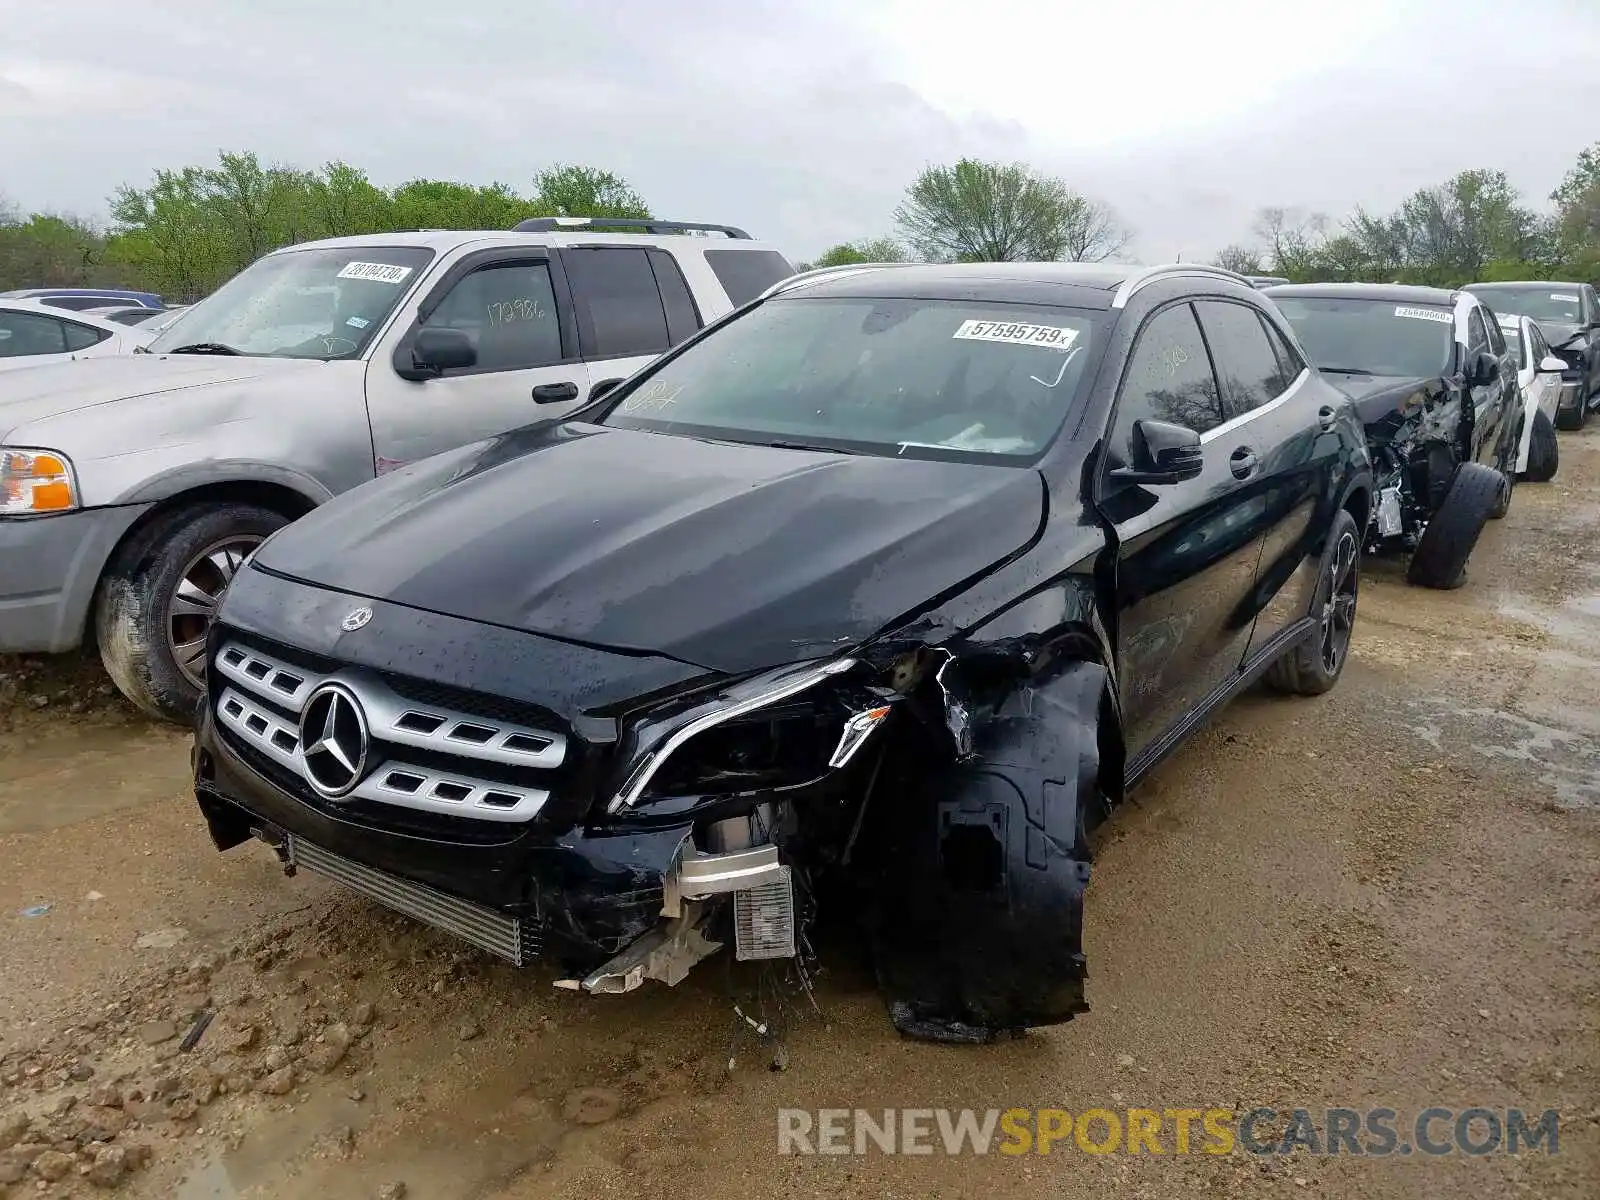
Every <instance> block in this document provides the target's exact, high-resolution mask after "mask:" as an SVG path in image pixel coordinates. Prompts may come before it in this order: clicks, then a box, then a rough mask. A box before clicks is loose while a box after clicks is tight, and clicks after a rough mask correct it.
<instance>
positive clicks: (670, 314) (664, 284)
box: [647, 250, 701, 346]
mask: <svg viewBox="0 0 1600 1200" xmlns="http://www.w3.org/2000/svg"><path fill="white" fill-rule="evenodd" d="M647 253H648V254H649V256H650V269H651V270H652V271H654V272H655V276H656V286H657V287H658V288H660V289H661V307H662V308H664V309H666V312H667V338H668V339H669V340H670V341H671V342H672V344H673V345H674V346H676V345H677V344H678V343H679V342H681V341H683V339H684V338H686V337H688V336H689V335H690V334H691V333H693V332H694V331H695V330H696V329H699V328H700V325H701V321H700V310H699V309H698V308H697V307H695V302H694V296H693V295H691V294H690V292H689V285H688V284H687V283H685V282H684V281H683V271H682V270H681V269H679V267H678V260H677V259H676V258H674V257H672V255H671V254H669V253H668V252H667V251H665V250H650V251H647Z"/></svg>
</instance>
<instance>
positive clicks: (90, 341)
mask: <svg viewBox="0 0 1600 1200" xmlns="http://www.w3.org/2000/svg"><path fill="white" fill-rule="evenodd" d="M62 325H63V326H64V328H65V331H66V338H67V349H68V350H87V349H88V348H89V347H90V346H98V345H99V344H100V343H101V342H103V341H105V340H106V339H107V338H108V337H110V336H111V331H110V330H108V329H96V328H95V327H94V326H93V325H79V324H78V323H77V322H76V321H63V322H62Z"/></svg>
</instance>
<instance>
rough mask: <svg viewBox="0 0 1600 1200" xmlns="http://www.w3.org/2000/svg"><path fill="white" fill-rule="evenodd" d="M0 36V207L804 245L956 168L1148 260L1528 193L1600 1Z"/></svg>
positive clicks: (637, 14) (1584, 69)
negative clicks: (316, 171)
mask: <svg viewBox="0 0 1600 1200" xmlns="http://www.w3.org/2000/svg"><path fill="white" fill-rule="evenodd" d="M8 13H9V15H7V14H8ZM0 29H3V30H4V31H5V35H4V38H3V39H0V195H4V196H6V197H8V198H9V199H10V200H12V201H13V202H15V203H17V204H19V205H21V206H22V207H24V208H28V209H35V208H44V209H51V210H64V211H70V212H77V213H82V214H88V215H96V216H103V214H104V213H105V211H106V197H107V196H108V195H109V194H110V193H111V191H112V190H113V189H114V188H115V187H116V185H117V184H119V183H123V182H134V183H143V182H144V181H146V180H147V179H148V177H149V176H150V174H151V172H152V171H153V170H154V169H155V168H157V167H163V166H174V167H175V166H181V165H184V164H187V163H198V162H206V161H210V160H212V159H214V157H215V154H216V152H217V150H219V149H222V148H226V149H240V150H244V149H251V150H255V151H257V152H258V153H259V154H260V155H261V156H262V157H263V159H266V160H270V161H281V162H288V163H293V164H295V165H301V166H311V165H316V164H319V163H321V162H324V161H327V160H329V159H333V158H339V159H344V160H345V161H348V162H351V163H353V164H356V165H358V166H361V167H363V168H365V169H366V170H367V171H368V173H369V174H370V175H371V176H372V178H373V179H374V180H375V181H376V182H378V183H379V184H382V185H386V186H387V185H393V184H396V183H399V182H402V181H403V180H405V179H409V178H415V177H418V176H426V177H434V178H440V177H442V178H453V179H463V180H470V181H473V182H489V181H491V180H495V179H499V180H503V181H505V182H508V183H511V184H513V185H515V186H517V187H519V188H522V189H524V190H526V189H527V188H528V185H529V180H530V178H531V176H532V173H533V172H534V170H536V169H537V168H538V167H540V166H542V165H544V164H547V163H550V162H555V161H564V162H582V163H591V164H595V165H599V166H604V167H608V168H610V169H612V170H614V171H616V172H618V173H619V174H621V175H622V176H624V177H625V178H627V179H628V180H629V181H630V182H631V183H633V184H634V186H635V187H637V188H638V189H639V191H640V192H642V193H643V195H644V196H645V198H646V200H647V201H648V202H649V203H650V204H651V206H652V208H653V210H654V211H655V212H657V213H658V214H660V215H662V216H667V217H678V218H687V219H701V220H713V221H726V222H732V223H734V224H738V225H742V226H745V227H746V228H748V229H750V230H751V231H753V232H754V233H756V234H757V236H761V237H767V238H770V239H772V240H774V241H776V242H778V243H779V244H780V245H781V246H783V247H784V248H785V249H786V250H788V251H789V252H790V254H791V255H792V256H793V257H796V258H806V257H810V256H812V255H814V254H816V253H817V252H818V251H819V250H821V249H822V248H823V247H825V246H827V245H829V244H832V243H834V242H838V241H843V240H846V239H851V238H856V237H862V236H870V235H874V234H879V233H884V232H889V231H890V229H891V214H892V212H893V209H894V206H895V204H896V202H897V201H898V199H899V197H900V195H901V193H902V192H903V190H904V188H905V186H906V184H907V183H908V182H909V181H910V180H911V179H912V178H913V177H914V176H915V174H916V173H917V171H918V170H919V169H920V168H921V167H922V166H924V165H925V164H927V163H931V162H949V161H953V160H954V159H956V158H958V157H960V156H962V155H976V156H981V157H985V158H995V159H1023V160H1026V161H1028V162H1030V163H1033V164H1034V165H1036V166H1037V167H1039V168H1040V169H1042V170H1046V171H1049V172H1051V173H1055V174H1059V175H1061V176H1063V177H1064V178H1065V179H1066V180H1067V181H1068V182H1069V183H1070V184H1071V186H1073V187H1074V188H1076V189H1077V190H1079V191H1082V192H1085V193H1087V194H1089V195H1092V196H1096V197H1098V198H1100V199H1103V200H1105V201H1107V202H1109V203H1110V204H1111V205H1113V206H1114V207H1115V208H1116V209H1117V210H1118V211H1119V212H1120V213H1121V214H1122V216H1123V217H1124V219H1125V220H1126V221H1127V222H1128V223H1129V224H1131V225H1132V226H1133V227H1134V229H1135V231H1136V234H1137V240H1136V242H1135V245H1134V247H1133V252H1134V254H1135V255H1136V256H1137V257H1139V258H1141V259H1143V260H1145V261H1150V262H1154V261H1162V260H1168V259H1171V258H1173V257H1174V256H1175V255H1178V254H1179V253H1181V254H1182V255H1183V256H1184V257H1185V258H1199V257H1207V256H1209V255H1210V254H1212V253H1213V252H1214V251H1215V250H1216V249H1217V248H1218V247H1219V246H1221V245H1223V244H1225V243H1227V242H1230V241H1235V240H1241V239H1247V238H1248V234H1249V226H1250V222H1251V216H1252V214H1253V212H1254V211H1255V210H1256V209H1257V208H1259V207H1260V206H1262V205H1268V204H1276V205H1284V206H1303V207H1306V208H1309V209H1314V210H1320V211H1325V212H1327V213H1329V214H1330V215H1333V216H1336V217H1337V216H1342V215H1343V214H1345V213H1346V212H1348V211H1349V210H1350V209H1351V208H1352V207H1354V206H1355V205H1357V204H1362V205H1366V206H1368V207H1369V208H1376V209H1380V210H1381V209H1385V208H1387V207H1390V206H1392V205H1394V204H1395V203H1396V202H1397V201H1398V200H1400V199H1401V198H1402V197H1404V196H1405V195H1406V194H1407V193H1409V192H1411V191H1413V190H1415V189H1416V188H1418V187H1422V186H1425V185H1428V184H1431V183H1435V182H1439V181H1441V180H1443V179H1445V178H1447V177H1449V176H1450V175H1452V174H1453V173H1455V172H1456V171H1459V170H1462V169H1464V168H1468V167H1480V166H1481V167H1498V168H1500V169H1503V170H1505V171H1507V172H1508V173H1509V174H1510V176H1511V178H1512V180H1513V181H1514V182H1515V183H1516V184H1517V185H1518V186H1519V187H1520V188H1522V189H1523V191H1524V193H1525V194H1526V195H1527V196H1528V197H1529V198H1530V200H1532V201H1534V202H1536V203H1537V204H1539V205H1540V206H1543V204H1544V202H1545V197H1546V195H1547V194H1548V193H1549V191H1550V190H1551V189H1552V188H1553V187H1554V186H1555V185H1556V183H1557V182H1559V180H1560V177H1561V175H1562V174H1563V172H1564V171H1565V170H1566V169H1567V168H1568V167H1569V166H1570V165H1571V163H1572V160H1573V159H1574V157H1575V156H1576V155H1577V153H1578V151H1579V150H1580V149H1582V148H1583V146H1585V145H1586V144H1588V143H1591V142H1594V141H1595V140H1597V139H1600V66H1597V64H1600V0H1521V2H1520V3H1512V2H1511V0H1496V2H1489V0H1448V2H1447V0H1316V2H1315V3H1313V2H1310V0H1212V3H1210V4H1204V5H1201V4H1194V3H1192V2H1191V0H1112V2H1110V3H1107V2H1105V0H1040V2H1035V0H1011V2H1010V3H998V4H997V3H988V4H975V3H973V2H972V0H962V2H960V3H954V2H949V3H947V2H945V0H879V2H878V3H849V2H847V0H807V2H806V3H803V4H802V3H798V2H794V3H787V4H786V3H779V2H777V0H653V2H641V0H612V3H610V4H606V5H586V4H583V3H580V2H576V0H523V3H521V4H495V5H487V6H484V5H476V6H461V7H457V6H456V5H452V4H440V3H438V0H382V2H381V3H380V2H375V0H338V2H330V0H153V2H152V0H146V2H145V3H129V2H128V0H72V2H71V3H68V4H48V3H35V2H32V0H0Z"/></svg>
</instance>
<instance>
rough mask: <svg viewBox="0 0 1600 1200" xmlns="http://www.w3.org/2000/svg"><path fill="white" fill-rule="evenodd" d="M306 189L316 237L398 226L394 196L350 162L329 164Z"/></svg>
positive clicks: (378, 231)
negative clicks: (395, 217) (396, 223)
mask: <svg viewBox="0 0 1600 1200" xmlns="http://www.w3.org/2000/svg"><path fill="white" fill-rule="evenodd" d="M306 190H307V196H306V204H307V208H308V210H309V212H310V214H311V219H312V221H313V223H314V225H315V227H316V233H315V236H316V237H348V236H351V235H353V234H360V233H381V232H383V231H384V230H386V229H393V228H395V227H396V226H395V219H394V199H393V197H391V196H390V195H389V193H388V192H386V191H384V190H383V189H382V188H380V187H378V186H377V185H375V184H374V183H373V182H372V181H371V180H370V179H368V178H367V174H366V172H365V171H362V170H361V169H360V168H358V167H352V166H351V165H350V164H349V163H343V162H331V163H329V164H328V165H327V166H325V167H323V168H322V171H321V173H320V174H314V175H311V176H310V177H309V178H308V179H307V189H306Z"/></svg>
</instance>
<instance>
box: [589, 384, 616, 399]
mask: <svg viewBox="0 0 1600 1200" xmlns="http://www.w3.org/2000/svg"><path fill="white" fill-rule="evenodd" d="M621 382H622V380H620V379H602V380H601V381H600V382H599V383H597V384H595V385H594V386H593V387H592V388H590V389H589V399H590V401H591V402H592V401H595V400H598V399H600V398H601V397H602V396H605V395H607V394H609V393H610V392H611V391H612V390H613V389H614V388H615V387H616V386H617V384H619V383H621Z"/></svg>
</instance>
